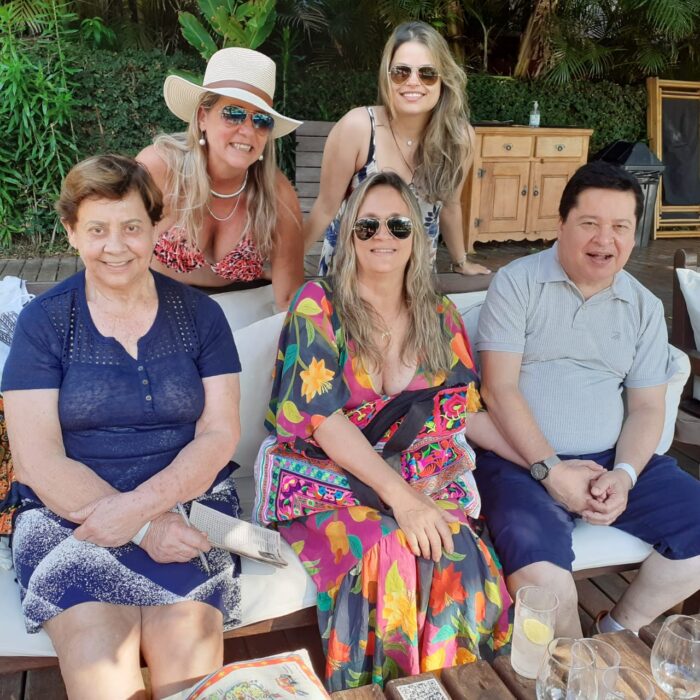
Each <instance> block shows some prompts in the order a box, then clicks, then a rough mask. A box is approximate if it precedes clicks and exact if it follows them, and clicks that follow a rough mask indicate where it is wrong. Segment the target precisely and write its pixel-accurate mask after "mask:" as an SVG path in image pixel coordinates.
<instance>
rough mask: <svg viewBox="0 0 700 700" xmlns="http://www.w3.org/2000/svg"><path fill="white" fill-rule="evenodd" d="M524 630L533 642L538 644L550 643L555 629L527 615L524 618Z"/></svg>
mask: <svg viewBox="0 0 700 700" xmlns="http://www.w3.org/2000/svg"><path fill="white" fill-rule="evenodd" d="M523 632H525V636H526V637H527V638H528V639H529V640H530V641H531V642H532V643H533V644H537V645H538V646H544V645H545V644H549V643H550V642H551V641H552V638H553V637H554V630H553V629H552V628H551V627H550V626H549V625H545V624H544V622H540V621H539V620H536V619H535V618H534V617H527V618H525V620H523Z"/></svg>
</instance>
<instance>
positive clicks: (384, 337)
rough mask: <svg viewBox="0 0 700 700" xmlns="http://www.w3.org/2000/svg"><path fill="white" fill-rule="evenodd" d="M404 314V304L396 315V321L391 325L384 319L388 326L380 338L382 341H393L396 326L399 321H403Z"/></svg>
mask: <svg viewBox="0 0 700 700" xmlns="http://www.w3.org/2000/svg"><path fill="white" fill-rule="evenodd" d="M403 314H404V307H403V306H402V307H401V309H400V310H399V312H398V314H396V315H395V317H394V322H393V323H392V324H391V326H387V323H386V321H384V319H382V321H384V325H385V327H386V330H384V331H382V334H381V336H380V340H381V341H382V343H389V342H391V334H392V333H393V332H394V326H396V325H397V324H398V323H399V321H401V319H402V317H403Z"/></svg>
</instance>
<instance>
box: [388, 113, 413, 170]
mask: <svg viewBox="0 0 700 700" xmlns="http://www.w3.org/2000/svg"><path fill="white" fill-rule="evenodd" d="M389 131H391V136H392V138H393V139H394V143H395V144H396V148H397V149H398V151H399V155H400V156H401V160H402V161H403V162H404V164H405V165H406V167H407V168H408V172H409V173H411V182H413V178H414V176H415V169H414V168H412V167H411V166H410V165H409V164H408V161H407V160H406V156H404V154H403V151H402V150H401V146H399V142H398V140H397V139H396V134H395V133H394V127H393V126H391V121H390V122H389ZM406 143H407V144H408V145H409V146H410V145H411V144H412V143H413V141H407V142H406ZM409 184H410V183H409Z"/></svg>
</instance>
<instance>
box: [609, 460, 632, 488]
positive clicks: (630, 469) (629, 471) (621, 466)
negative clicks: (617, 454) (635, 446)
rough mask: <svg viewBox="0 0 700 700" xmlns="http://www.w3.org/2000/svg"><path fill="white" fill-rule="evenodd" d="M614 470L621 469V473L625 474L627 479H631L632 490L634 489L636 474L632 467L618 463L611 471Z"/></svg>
mask: <svg viewBox="0 0 700 700" xmlns="http://www.w3.org/2000/svg"><path fill="white" fill-rule="evenodd" d="M615 469H622V471H624V472H627V474H628V475H629V478H630V479H632V488H634V485H635V484H636V483H637V472H636V471H635V470H634V467H633V466H632V465H631V464H627V462H619V463H618V464H616V465H615V466H614V467H613V471H614V470H615Z"/></svg>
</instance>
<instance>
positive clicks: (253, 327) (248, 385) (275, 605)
mask: <svg viewBox="0 0 700 700" xmlns="http://www.w3.org/2000/svg"><path fill="white" fill-rule="evenodd" d="M451 297H452V298H453V300H454V302H455V304H456V305H457V308H458V309H459V310H460V313H462V315H463V317H464V319H465V324H466V326H467V331H468V333H469V334H470V335H473V334H474V333H475V332H476V323H477V320H478V313H479V307H480V305H481V303H482V302H483V299H484V297H485V292H471V293H465V294H455V295H451ZM213 298H214V299H216V300H217V301H218V302H219V303H220V304H221V306H222V308H223V309H224V313H225V314H226V316H227V318H228V320H229V323H230V324H231V326H232V328H234V337H235V340H236V345H237V347H238V352H239V355H240V359H241V365H242V367H243V373H242V374H241V440H240V443H239V445H238V448H237V450H236V454H235V457H234V458H235V460H236V461H237V462H238V463H239V464H240V465H241V467H240V469H239V470H238V471H237V472H236V484H237V488H238V493H239V496H240V499H241V504H242V507H243V511H244V512H243V516H244V517H246V518H247V517H249V516H250V513H251V506H252V503H253V496H254V493H253V489H254V486H253V464H254V462H255V457H256V454H257V450H258V448H259V446H260V443H261V442H262V440H263V439H264V437H265V435H266V432H265V429H264V426H263V420H264V417H265V412H266V411H267V404H268V401H269V398H270V390H271V386H272V368H273V364H274V358H275V353H276V349H277V341H278V337H279V332H280V329H281V327H282V322H283V320H284V314H283V313H279V314H277V315H275V316H269V315H268V314H270V313H272V297H271V288H270V287H263V288H260V289H256V290H247V291H245V292H229V293H225V294H217V295H214V296H213ZM265 316H267V317H265ZM261 317H262V318H261ZM258 318H261V320H255V319H258ZM242 326H243V327H242ZM674 358H675V359H676V364H677V367H678V368H679V370H678V372H677V374H676V376H675V377H674V378H673V380H672V382H671V383H670V384H669V389H668V391H667V394H666V400H667V408H668V410H667V421H666V422H667V426H666V429H665V432H664V437H663V438H662V441H661V444H660V446H659V451H663V452H665V451H666V450H667V449H668V447H669V446H670V443H671V439H672V437H673V423H674V422H675V414H676V407H677V405H678V397H679V395H680V388H682V386H683V384H684V383H685V380H686V378H687V376H688V372H689V364H688V360H687V357H686V356H685V355H683V353H680V352H679V351H675V349H674ZM669 426H670V432H669ZM283 547H284V552H285V557H286V559H287V560H288V561H289V566H288V567H287V568H286V569H276V568H274V567H272V566H268V565H266V564H262V563H258V562H253V561H250V560H246V559H243V560H242V579H241V582H242V591H241V593H242V600H243V620H242V624H243V625H246V624H252V623H254V622H259V621H261V620H266V619H270V618H275V617H279V616H282V615H286V614H288V613H292V612H295V611H298V610H302V609H304V608H308V607H312V606H314V605H315V602H316V590H315V586H314V584H313V582H312V581H311V579H310V578H309V576H308V575H307V574H306V572H305V570H304V568H303V567H302V565H301V563H300V562H299V560H298V559H297V557H296V556H295V555H294V553H293V552H292V550H291V548H290V547H289V545H287V544H286V542H283ZM574 551H575V554H576V558H575V561H574V569H575V570H576V571H582V570H588V569H591V568H597V567H601V566H609V565H618V564H635V563H638V562H640V561H642V560H643V559H644V558H645V557H646V556H647V555H648V553H649V551H650V547H649V545H647V544H645V543H643V542H642V541H641V540H638V539H637V538H635V537H632V536H630V535H627V534H625V533H623V532H621V531H620V530H616V529H615V528H613V527H597V526H592V525H588V524H586V523H579V524H578V525H577V527H576V529H575V530H574ZM0 621H2V623H1V625H0V656H54V655H55V654H54V651H53V648H52V646H51V643H50V641H49V639H48V636H47V635H46V633H44V632H40V633H39V634H36V635H28V634H27V633H26V632H25V631H24V622H23V620H22V613H21V608H20V602H19V591H18V589H17V586H16V583H15V581H14V572H12V571H0Z"/></svg>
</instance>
